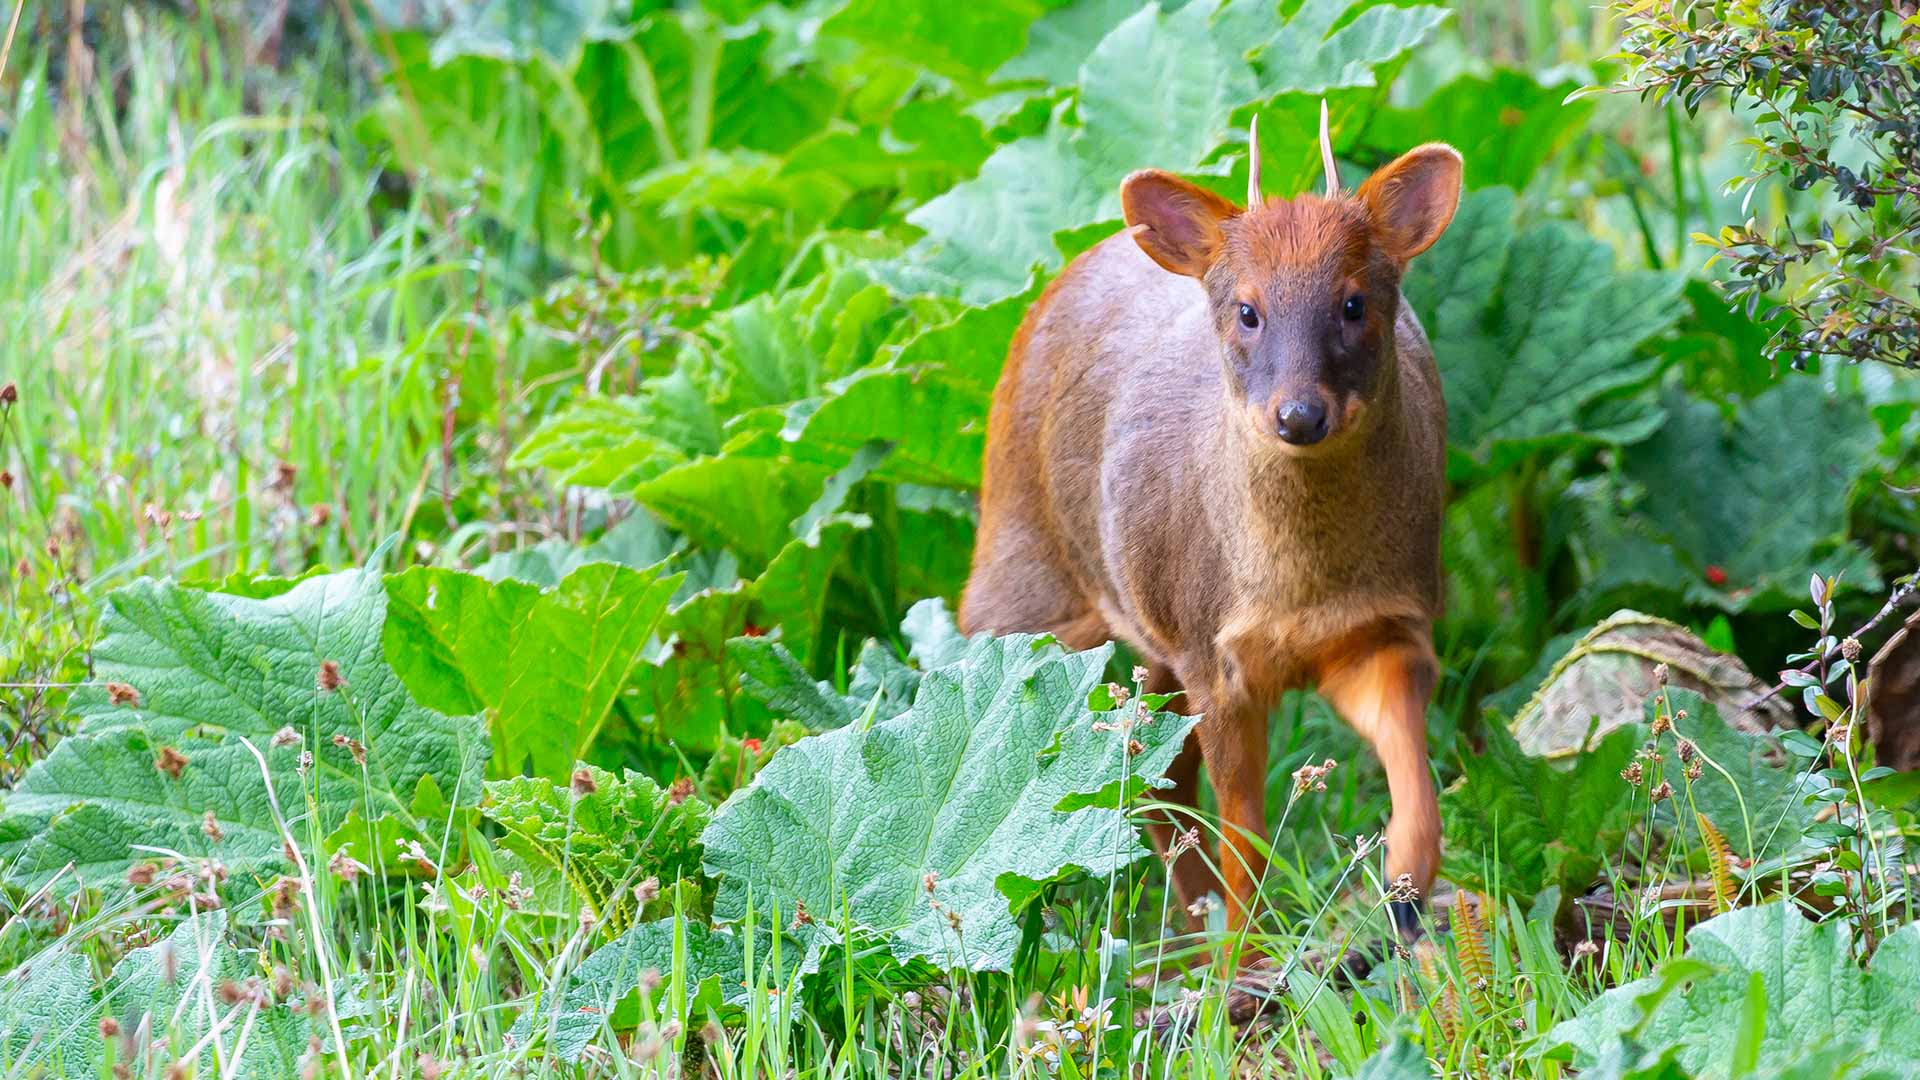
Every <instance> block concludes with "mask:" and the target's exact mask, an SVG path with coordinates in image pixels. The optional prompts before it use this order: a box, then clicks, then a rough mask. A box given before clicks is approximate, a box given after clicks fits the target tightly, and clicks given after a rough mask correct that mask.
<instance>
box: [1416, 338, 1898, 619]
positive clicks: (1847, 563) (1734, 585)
mask: <svg viewBox="0 0 1920 1080" xmlns="http://www.w3.org/2000/svg"><path fill="white" fill-rule="evenodd" d="M1449 405H1451V399H1449ZM1665 408H1666V412H1667V416H1668V418H1667V422H1666V424H1665V425H1664V426H1662V427H1661V429H1660V430H1659V432H1657V433H1656V434H1655V435H1654V436H1653V437H1652V438H1649V439H1647V440H1646V441H1645V442H1642V443H1640V444H1638V445H1636V446H1633V447H1630V448H1629V449H1628V450H1627V451H1626V452H1625V453H1623V454H1622V455H1621V467H1620V470H1619V477H1620V478H1621V479H1624V480H1625V481H1629V483H1624V484H1623V483H1617V482H1600V483H1596V484H1594V485H1593V486H1591V487H1589V488H1587V489H1585V490H1584V491H1583V492H1582V493H1581V495H1580V496H1579V497H1577V498H1575V499H1574V500H1573V502H1574V508H1575V509H1576V510H1577V512H1578V513H1579V514H1580V516H1581V521H1580V528H1579V529H1577V530H1576V531H1575V533H1574V535H1573V537H1572V541H1573V544H1574V548H1575V551H1576V554H1577V555H1578V556H1579V558H1580V560H1581V562H1582V563H1583V569H1586V570H1588V573H1587V575H1586V576H1587V578H1588V580H1589V585H1588V589H1589V590H1590V591H1592V592H1594V593H1605V592H1609V591H1612V590H1616V589H1628V588H1634V587H1646V586H1655V587H1658V588H1662V589H1670V590H1672V591H1675V592H1680V593H1683V594H1684V595H1685V597H1686V599H1687V601H1688V602H1689V603H1693V604H1701V605H1712V606H1715V607H1720V608H1723V609H1726V610H1728V611H1741V610H1745V609H1747V608H1754V607H1758V608H1761V609H1768V608H1771V609H1775V610H1778V609H1782V608H1787V607H1790V606H1791V605H1792V604H1793V603H1794V601H1795V600H1796V599H1798V598H1799V597H1801V596H1803V595H1804V592H1803V588H1804V585H1805V581H1806V575H1807V568H1808V567H1813V568H1815V569H1817V570H1818V571H1819V572H1820V573H1822V574H1825V575H1827V576H1832V575H1834V574H1837V573H1840V572H1843V571H1844V572H1845V575H1846V578H1845V580H1846V581H1847V582H1848V583H1849V584H1851V585H1854V586H1858V587H1864V588H1868V589H1874V588H1878V585H1879V582H1878V577H1877V575H1876V573H1875V568H1874V565H1873V560H1872V558H1871V557H1870V556H1869V555H1868V554H1867V553H1866V552H1865V551H1864V550H1862V549H1860V548H1859V547H1858V545H1856V544H1853V543H1850V542H1848V541H1847V540H1846V533H1847V507H1848V503H1849V500H1850V496H1851V494H1852V492H1853V488H1854V485H1855V484H1857V483H1859V481H1860V479H1861V477H1862V476H1864V475H1865V474H1866V473H1867V472H1868V470H1869V469H1871V468H1872V463H1873V461H1874V445H1875V442H1876V440H1877V438H1878V436H1877V434H1876V432H1875V431H1874V427H1873V421H1872V418H1871V417H1870V416H1869V415H1868V413H1867V407H1866V404H1865V403H1864V402H1863V401H1861V400H1860V398H1859V397H1857V396H1855V395H1853V394H1851V393H1849V392H1847V391H1845V390H1842V391H1837V392H1832V393H1830V392H1828V390H1827V389H1826V387H1825V386H1823V385H1822V384H1820V383H1819V382H1817V381H1815V380H1814V379H1813V378H1811V377H1809V376H1805V375H1793V374H1788V375H1785V376H1783V377H1782V378H1781V380H1780V381H1779V382H1778V383H1777V384H1776V385H1775V386H1774V387H1773V388H1771V389H1769V390H1767V391H1766V392H1765V393H1762V394H1758V395H1756V396H1754V397H1752V398H1749V399H1747V400H1746V401H1743V402H1738V403H1736V404H1733V406H1732V407H1731V408H1724V407H1723V406H1721V405H1720V404H1716V403H1715V402H1712V401H1706V400H1701V399H1695V398H1689V397H1687V396H1686V395H1684V394H1682V393H1680V392H1679V390H1678V389H1677V388H1676V389H1672V390H1670V391H1669V392H1668V394H1667V395H1666V402H1665Z"/></svg>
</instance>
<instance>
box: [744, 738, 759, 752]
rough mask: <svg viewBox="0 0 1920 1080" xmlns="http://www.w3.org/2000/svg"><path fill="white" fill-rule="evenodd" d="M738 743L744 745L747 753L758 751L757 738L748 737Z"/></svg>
mask: <svg viewBox="0 0 1920 1080" xmlns="http://www.w3.org/2000/svg"><path fill="white" fill-rule="evenodd" d="M740 745H741V746H744V747H746V748H747V753H749V754H757V753H759V752H760V740H759V739H748V740H746V741H745V742H742V743H741V744H740Z"/></svg>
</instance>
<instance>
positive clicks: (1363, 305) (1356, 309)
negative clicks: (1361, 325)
mask: <svg viewBox="0 0 1920 1080" xmlns="http://www.w3.org/2000/svg"><path fill="white" fill-rule="evenodd" d="M1340 313H1341V314H1342V315H1345V316H1346V317H1347V321H1348V322H1359V321H1360V317H1361V316H1362V315H1365V314H1366V313H1367V300H1366V297H1363V296H1361V295H1360V294H1359V293H1354V294H1353V295H1352V296H1349V297H1347V302H1346V304H1345V305H1344V306H1343V307H1341V309H1340Z"/></svg>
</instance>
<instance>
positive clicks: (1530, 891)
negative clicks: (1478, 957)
mask: <svg viewBox="0 0 1920 1080" xmlns="http://www.w3.org/2000/svg"><path fill="white" fill-rule="evenodd" d="M1637 735H1638V732H1636V731H1634V730H1632V729H1624V730H1620V731H1615V732H1612V733H1610V734H1608V735H1607V736H1605V737H1604V738H1602V739H1600V740H1599V741H1598V742H1597V743H1595V744H1594V745H1592V746H1589V747H1587V748H1586V749H1585V750H1583V751H1582V752H1581V753H1579V754H1577V755H1575V756H1574V757H1573V758H1571V759H1570V760H1568V761H1567V762H1565V763H1560V762H1556V761H1553V760H1551V759H1549V758H1545V757H1530V756H1528V755H1527V753H1526V752H1525V751H1523V750H1521V749H1520V744H1519V743H1518V742H1516V741H1515V740H1514V738H1513V736H1512V735H1510V734H1508V733H1507V731H1506V729H1505V728H1504V727H1503V726H1502V725H1500V724H1489V725H1488V726H1487V728H1486V732H1485V736H1486V750H1485V752H1484V753H1482V754H1479V755H1476V756H1474V757H1470V758H1468V759H1467V760H1466V761H1465V762H1464V763H1463V767H1462V772H1463V773H1464V776H1463V777H1462V779H1461V781H1460V783H1459V784H1458V785H1456V786H1455V787H1453V788H1451V789H1449V790H1448V791H1447V792H1446V793H1445V794H1444V795H1442V796H1441V800H1440V820H1441V823H1442V825H1443V826H1444V828H1445V835H1444V837H1443V848H1442V850H1443V852H1444V855H1445V858H1446V865H1445V867H1444V871H1445V873H1446V875H1447V877H1449V878H1450V879H1452V880H1454V881H1456V882H1458V883H1460V884H1461V885H1463V886H1465V887H1467V888H1470V889H1475V890H1479V891H1482V892H1491V891H1495V890H1497V891H1498V892H1499V893H1501V894H1505V895H1510V896H1513V897H1515V898H1516V899H1518V900H1520V901H1522V902H1526V901H1530V900H1532V898H1534V897H1535V896H1538V895H1540V894H1541V893H1543V892H1546V891H1547V890H1549V889H1554V888H1557V889H1558V890H1559V894H1560V895H1561V896H1563V897H1569V898H1570V897H1573V896H1578V895H1580V894H1582V893H1584V892H1585V891H1586V890H1587V887H1588V886H1590V885H1592V884H1593V883H1594V881H1595V880H1596V879H1597V878H1598V877H1599V876H1600V871H1601V869H1602V868H1603V867H1605V866H1607V865H1608V864H1609V863H1610V862H1612V861H1613V860H1615V859H1616V858H1618V856H1619V853H1620V851H1621V845H1622V842H1623V841H1624V840H1625V839H1626V836H1627V831H1628V829H1630V828H1631V827H1632V826H1633V825H1634V824H1635V822H1636V820H1637V818H1638V816H1639V812H1644V809H1645V804H1644V803H1643V804H1642V805H1641V807H1640V811H1639V812H1636V810H1635V808H1634V806H1633V799H1632V796H1633V789H1632V788H1631V787H1629V786H1628V785H1627V783H1626V781H1625V780H1622V779H1621V777H1620V772H1621V770H1623V769H1625V768H1626V767H1627V763H1628V762H1630V761H1632V760H1633V757H1634V750H1635V747H1636V746H1637V745H1638V743H1639V739H1638V738H1637V737H1636V736H1637Z"/></svg>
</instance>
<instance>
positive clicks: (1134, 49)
mask: <svg viewBox="0 0 1920 1080" xmlns="http://www.w3.org/2000/svg"><path fill="white" fill-rule="evenodd" d="M1444 14H1445V13H1444V12H1443V11H1442V10H1441V9H1439V8H1433V7H1396V6H1388V5H1379V6H1376V5H1375V4H1373V3H1371V2H1368V0H1362V2H1361V3H1359V4H1355V3H1353V2H1352V0H1306V2H1305V3H1302V4H1300V5H1298V6H1297V7H1294V8H1291V9H1289V10H1287V11H1286V12H1285V13H1284V16H1283V18H1281V19H1276V18H1275V15H1276V12H1275V5H1274V4H1273V3H1272V2H1271V0H1231V2H1229V3H1227V4H1224V5H1221V6H1219V8H1218V10H1217V11H1216V10H1214V6H1213V5H1207V4H1188V5H1184V6H1182V7H1180V8H1179V9H1178V10H1176V11H1173V12H1171V13H1169V12H1166V11H1163V10H1161V8H1160V7H1159V6H1158V5H1155V4H1147V5H1145V6H1143V7H1141V8H1140V9H1139V10H1138V11H1137V12H1135V13H1134V14H1133V15H1131V16H1130V17H1128V18H1127V19H1126V20H1124V21H1123V22H1121V23H1120V24H1119V25H1117V26H1114V27H1113V28H1112V29H1111V30H1110V31H1108V32H1107V33H1106V35H1105V36H1104V37H1102V38H1100V40H1099V43H1098V44H1096V45H1094V46H1093V48H1092V50H1091V51H1090V52H1089V53H1087V55H1086V57H1085V59H1084V61H1083V62H1082V64H1081V66H1080V68H1079V73H1078V79H1077V82H1076V84H1075V85H1074V86H1073V87H1072V88H1071V90H1070V92H1069V96H1070V97H1071V98H1072V100H1073V106H1074V107H1073V108H1072V109H1070V110H1069V109H1055V110H1054V112H1053V115H1052V118H1051V119H1050V121H1049V122H1048V124H1047V126H1046V128H1045V129H1044V130H1043V131H1040V132H1038V133H1036V134H1032V135H1028V136H1026V137H1023V138H1020V139H1016V140H1014V141H1012V142H1009V143H1005V144H1003V145H1002V146H1000V147H999V148H998V149H996V150H995V151H994V152H993V154H992V156H990V157H989V158H988V159H987V160H986V162H985V163H984V164H983V165H981V167H980V173H979V175H978V176H977V177H975V178H974V179H972V180H969V181H966V182H963V183H960V184H957V185H955V186H954V187H953V188H952V189H950V190H949V191H947V192H946V193H945V194H942V195H941V196H939V197H938V198H935V199H933V200H931V201H929V202H927V203H926V204H925V205H923V206H921V207H919V208H918V209H916V210H915V211H913V212H912V213H911V214H909V215H907V220H908V221H909V222H911V223H912V224H914V225H916V226H918V227H919V228H921V229H922V230H924V231H925V232H926V236H925V238H924V239H923V240H922V241H921V242H920V244H919V245H918V246H916V248H915V249H914V250H913V251H912V252H911V253H910V254H909V255H908V257H907V258H906V260H904V265H903V266H902V267H901V268H900V270H899V275H900V278H901V280H902V281H903V282H910V283H911V284H912V285H913V286H914V287H918V288H926V289H931V290H937V291H940V292H943V293H947V294H950V295H955V296H958V297H960V298H961V299H963V300H965V301H967V302H969V303H973V304H985V303H991V302H993V301H995V300H999V299H1002V298H1004V297H1007V296H1010V295H1013V294H1014V293H1017V292H1019V291H1021V290H1023V289H1024V288H1025V287H1026V286H1027V283H1028V281H1029V279H1030V275H1031V274H1032V272H1033V271H1034V269H1035V268H1036V267H1037V268H1039V269H1041V270H1043V271H1051V270H1053V269H1056V268H1057V267H1058V266H1059V265H1060V262H1061V252H1060V250H1059V249H1058V247H1057V246H1056V244H1055V241H1054V237H1055V236H1057V235H1058V234H1060V233H1063V232H1067V231H1069V230H1073V229H1077V228H1080V227H1082V226H1087V225H1092V224H1094V223H1096V222H1100V221H1105V220H1111V219H1114V218H1117V217H1118V216H1119V186H1120V181H1121V179H1122V178H1124V177H1125V176H1126V175H1127V173H1129V172H1131V171H1133V170H1134V169H1137V168H1143V167H1148V166H1152V167H1156V168H1162V169H1167V170H1171V171H1175V172H1219V171H1223V170H1222V169H1220V168H1218V167H1215V165H1216V162H1215V160H1214V154H1215V152H1216V151H1217V150H1218V149H1219V148H1220V147H1221V145H1222V143H1223V142H1225V141H1226V140H1228V139H1229V138H1230V137H1231V136H1230V134H1229V133H1230V132H1231V131H1232V129H1234V128H1235V127H1238V126H1239V125H1238V124H1237V123H1236V122H1235V116H1236V114H1237V113H1238V112H1239V111H1240V110H1242V109H1243V108H1245V107H1246V106H1248V105H1254V104H1256V103H1266V102H1270V101H1272V100H1273V99H1276V98H1283V97H1284V96H1286V95H1289V94H1291V95H1297V98H1293V99H1288V100H1286V101H1285V102H1284V103H1282V104H1278V105H1275V106H1267V105H1262V106H1261V111H1262V112H1263V119H1264V113H1265V112H1266V110H1267V108H1269V107H1271V108H1274V109H1275V111H1276V114H1277V117H1283V116H1298V115H1300V114H1302V113H1304V112H1305V109H1304V108H1303V105H1304V103H1305V102H1306V101H1307V100H1308V96H1309V95H1317V94H1320V93H1322V92H1325V91H1331V90H1336V89H1343V88H1363V87H1372V86H1373V85H1374V84H1375V79H1374V75H1373V72H1374V70H1375V68H1377V67H1379V66H1380V65H1382V64H1386V63H1388V62H1389V61H1391V60H1393V59H1394V58H1395V57H1397V56H1399V55H1401V54H1402V53H1403V52H1405V51H1406V50H1407V49H1408V48H1410V47H1412V46H1413V45H1415V44H1417V43H1418V42H1419V41H1420V40H1421V39H1422V38H1424V37H1425V36H1426V34H1427V33H1428V32H1429V31H1431V30H1432V29H1433V27H1434V26H1435V25H1437V24H1438V23H1439V21H1440V20H1441V19H1442V18H1443V17H1444ZM1046 47H1047V48H1048V49H1049V51H1051V49H1052V48H1053V45H1052V43H1048V44H1047V45H1046ZM1048 63H1051V61H1037V62H1036V65H1035V66H1037V67H1044V66H1046V65H1047V64H1048ZM1143 88H1147V89H1145V90H1143ZM1362 99H1364V98H1362ZM1342 104H1343V106H1345V107H1346V108H1351V107H1352V105H1351V104H1350V103H1348V102H1345V101H1343V103H1342ZM1279 126H1280V127H1282V128H1283V129H1291V128H1295V127H1297V126H1298V125H1297V122H1288V121H1286V120H1283V121H1282V123H1281V124H1280V125H1279ZM1263 145H1264V144H1263ZM1268 160H1270V161H1273V162H1275V163H1276V164H1277V165H1281V166H1283V165H1284V163H1286V162H1288V161H1289V160H1293V161H1304V160H1315V159H1314V155H1313V154H1312V153H1311V143H1308V142H1296V143H1294V144H1293V145H1291V146H1286V147H1284V149H1283V150H1282V152H1281V153H1280V154H1278V155H1275V156H1272V157H1269V159H1268ZM1279 174H1280V170H1279V169H1278V168H1276V176H1277V175H1279ZM983 222H991V223H992V226H991V227H990V228H982V227H981V223H983Z"/></svg>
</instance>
